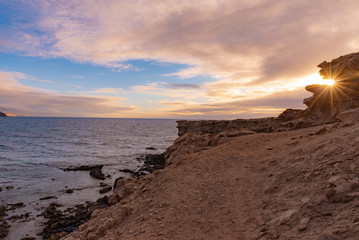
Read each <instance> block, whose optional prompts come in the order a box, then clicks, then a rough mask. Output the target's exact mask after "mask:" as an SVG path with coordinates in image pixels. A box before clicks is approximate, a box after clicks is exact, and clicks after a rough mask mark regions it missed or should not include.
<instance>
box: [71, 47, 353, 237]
mask: <svg viewBox="0 0 359 240" xmlns="http://www.w3.org/2000/svg"><path fill="white" fill-rule="evenodd" d="M358 56H359V54H350V55H346V56H343V57H340V58H338V59H334V60H333V61H332V62H330V63H327V62H324V63H321V64H320V65H319V67H321V68H322V70H321V71H320V73H321V74H322V75H323V76H324V77H325V78H332V77H333V76H335V78H334V80H335V81H336V85H334V86H332V87H329V86H323V85H312V86H308V87H307V88H306V89H307V90H308V91H310V92H312V93H313V97H311V98H309V99H305V100H304V103H305V104H307V106H308V108H307V109H305V110H295V109H287V110H286V111H284V112H283V113H282V114H281V115H280V116H278V117H276V118H264V119H250V120H243V119H237V120H232V121H178V129H179V138H178V139H177V140H175V142H174V144H173V145H172V146H170V147H169V148H168V149H167V150H166V152H165V153H164V154H163V156H164V159H165V165H166V169H165V170H156V171H154V173H153V174H150V175H137V176H136V175H134V176H133V177H130V178H126V179H120V180H119V181H117V183H116V185H115V188H114V190H113V194H112V195H111V196H110V197H109V204H110V205H111V207H109V208H104V209H101V210H96V211H94V212H93V213H92V215H91V219H90V220H89V221H88V222H87V223H85V224H83V225H81V226H80V227H79V229H78V230H77V231H75V232H74V233H71V234H70V235H67V236H65V238H64V239H320V240H324V239H357V237H356V236H358V235H359V228H358V225H359V219H358V218H357V217H356V216H357V215H358V213H359V205H358V204H357V203H356V202H357V201H356V199H357V198H358V196H359V168H358V166H359V162H357V153H356V150H355V149H356V145H357V143H359V142H358V141H357V140H358V139H357V133H358V132H359V123H358V122H357V120H359V118H358V117H357V116H359V114H358V112H359V109H358V108H357V106H358V105H357V102H358V101H357V99H356V98H354V97H351V98H350V97H349V98H350V100H351V101H352V102H351V103H350V104H349V102H350V101H348V96H351V95H350V93H354V92H356V91H357V90H358V89H356V88H357V86H358V84H357V83H358V80H359V78H358V76H357V74H352V73H353V71H355V72H357V71H358V70H359V61H357V60H358ZM328 69H330V71H329V70H328ZM349 87H351V90H350V89H349V90H348V88H349ZM342 89H345V91H344V92H345V93H346V94H344V95H342V94H341V93H342V92H343V91H341V90H342ZM330 91H332V92H333V91H336V94H335V97H333V96H334V95H332V97H329V95H327V94H326V93H327V92H330ZM328 101H329V103H328ZM328 104H329V105H330V106H332V107H330V108H328Z"/></svg>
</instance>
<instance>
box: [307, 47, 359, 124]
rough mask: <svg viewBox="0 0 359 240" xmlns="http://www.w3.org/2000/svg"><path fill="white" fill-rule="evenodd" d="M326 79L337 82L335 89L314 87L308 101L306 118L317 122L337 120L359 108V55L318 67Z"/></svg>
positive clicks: (340, 58)
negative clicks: (338, 116)
mask: <svg viewBox="0 0 359 240" xmlns="http://www.w3.org/2000/svg"><path fill="white" fill-rule="evenodd" d="M318 67H319V68H321V69H320V71H319V73H320V75H322V76H323V78H324V79H333V80H334V81H335V84H334V85H332V86H328V85H319V84H313V85H308V86H306V88H305V89H306V90H307V91H309V92H312V93H313V96H312V97H310V98H306V99H304V104H306V105H307V106H308V109H307V111H306V115H307V116H310V117H312V118H317V119H326V120H329V119H334V118H335V116H336V115H337V114H338V113H340V112H343V111H346V110H349V109H354V108H358V107H359V53H352V54H348V55H345V56H341V57H339V58H336V59H333V60H332V61H331V62H327V61H324V62H322V63H321V64H319V65H318Z"/></svg>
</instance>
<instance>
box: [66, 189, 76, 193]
mask: <svg viewBox="0 0 359 240" xmlns="http://www.w3.org/2000/svg"><path fill="white" fill-rule="evenodd" d="M73 192H74V190H73V189H67V190H66V193H73Z"/></svg>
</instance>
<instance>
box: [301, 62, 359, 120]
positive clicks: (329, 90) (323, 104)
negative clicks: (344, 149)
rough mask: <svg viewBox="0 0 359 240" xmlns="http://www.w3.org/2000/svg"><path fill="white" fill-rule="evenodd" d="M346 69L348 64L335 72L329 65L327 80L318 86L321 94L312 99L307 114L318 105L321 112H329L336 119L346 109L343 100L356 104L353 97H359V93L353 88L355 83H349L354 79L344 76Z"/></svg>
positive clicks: (323, 80)
mask: <svg viewBox="0 0 359 240" xmlns="http://www.w3.org/2000/svg"><path fill="white" fill-rule="evenodd" d="M345 67H346V64H342V65H341V66H340V67H339V68H336V70H335V71H334V72H333V71H332V66H331V63H329V72H328V73H327V75H328V76H327V79H322V80H321V84H318V85H316V86H318V88H319V89H320V92H319V94H318V93H317V96H316V98H315V99H312V101H311V104H310V105H309V106H308V109H307V111H306V113H308V112H309V111H310V110H311V109H312V108H313V107H314V106H315V104H316V103H318V104H319V107H320V109H321V111H322V110H324V112H328V110H329V111H330V112H329V113H330V115H331V117H332V118H333V119H334V118H335V115H336V114H338V113H339V112H340V111H341V110H343V109H344V106H343V99H347V100H349V101H351V102H352V103H354V101H353V98H352V97H351V96H353V95H354V96H355V95H357V96H359V92H358V91H357V90H355V89H353V88H352V87H351V86H352V84H353V82H351V81H348V80H351V79H352V77H348V76H344V74H343V70H344V69H345ZM312 86H314V85H312ZM320 86H322V87H320ZM309 87H310V86H309ZM329 108H330V109H329Z"/></svg>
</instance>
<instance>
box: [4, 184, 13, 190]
mask: <svg viewBox="0 0 359 240" xmlns="http://www.w3.org/2000/svg"><path fill="white" fill-rule="evenodd" d="M5 188H6V189H7V190H10V189H14V186H11V185H10V186H6V187H5Z"/></svg>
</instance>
